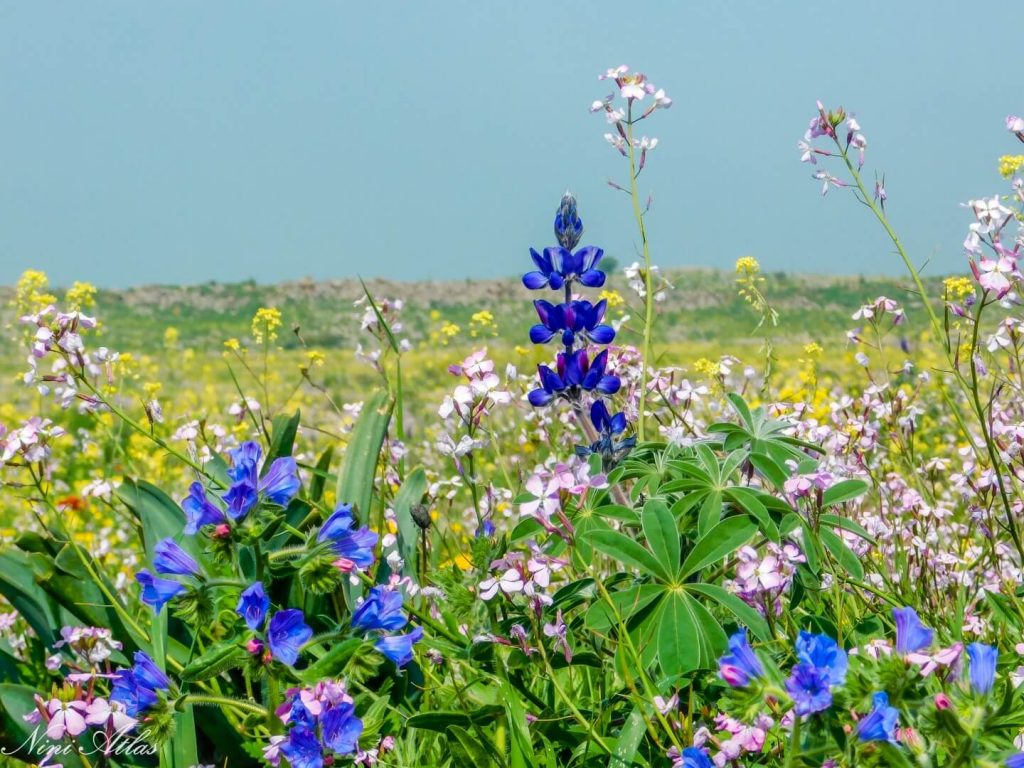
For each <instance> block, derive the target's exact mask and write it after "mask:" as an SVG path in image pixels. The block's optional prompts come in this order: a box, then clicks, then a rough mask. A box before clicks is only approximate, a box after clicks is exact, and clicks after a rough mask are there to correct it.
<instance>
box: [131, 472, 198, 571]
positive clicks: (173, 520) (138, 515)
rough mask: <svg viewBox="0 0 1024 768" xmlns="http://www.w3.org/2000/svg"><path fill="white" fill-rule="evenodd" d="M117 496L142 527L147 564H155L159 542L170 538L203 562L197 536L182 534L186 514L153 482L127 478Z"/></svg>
mask: <svg viewBox="0 0 1024 768" xmlns="http://www.w3.org/2000/svg"><path fill="white" fill-rule="evenodd" d="M117 496H118V498H119V499H120V500H121V501H122V502H124V505H125V506H126V507H128V509H129V510H131V512H132V514H133V515H134V516H135V519H136V520H138V521H139V524H140V525H141V527H142V540H143V545H144V546H145V549H146V561H147V562H148V563H150V564H152V562H153V548H154V547H155V546H156V545H157V542H159V541H161V540H162V539H167V538H171V539H174V540H175V541H176V542H177V543H178V544H179V545H180V546H181V548H182V549H184V550H185V551H186V552H188V553H189V554H190V555H192V557H194V558H196V560H199V561H200V562H201V561H202V551H201V548H200V546H199V542H198V537H196V536H183V535H182V531H183V530H184V528H185V513H184V512H183V511H182V509H181V507H179V506H178V505H177V503H175V501H174V500H173V499H172V498H171V497H170V496H168V495H167V494H166V493H164V492H163V491H162V490H160V489H159V488H157V487H156V486H155V485H153V484H152V483H148V482H146V481H145V480H131V479H129V478H125V480H124V482H123V483H122V484H121V487H120V488H118V489H117Z"/></svg>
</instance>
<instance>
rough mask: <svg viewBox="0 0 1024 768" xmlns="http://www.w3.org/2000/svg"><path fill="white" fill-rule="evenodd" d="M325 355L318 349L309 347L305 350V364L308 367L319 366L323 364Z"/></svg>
mask: <svg viewBox="0 0 1024 768" xmlns="http://www.w3.org/2000/svg"><path fill="white" fill-rule="evenodd" d="M326 359H327V358H326V356H325V355H324V353H323V352H321V351H320V350H318V349H310V350H307V351H306V364H307V365H308V366H309V367H310V368H313V367H319V366H322V365H323V364H324V361H325V360H326Z"/></svg>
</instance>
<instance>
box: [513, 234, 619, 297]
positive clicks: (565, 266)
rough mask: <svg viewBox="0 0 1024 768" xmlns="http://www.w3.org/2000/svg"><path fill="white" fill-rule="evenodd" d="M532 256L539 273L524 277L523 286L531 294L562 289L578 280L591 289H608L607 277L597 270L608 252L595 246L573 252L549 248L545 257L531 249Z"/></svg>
mask: <svg viewBox="0 0 1024 768" xmlns="http://www.w3.org/2000/svg"><path fill="white" fill-rule="evenodd" d="M530 256H531V257H532V258H533V263H534V264H535V265H536V266H537V269H536V270H535V271H533V272H527V273H526V274H525V275H523V285H525V286H526V287H527V288H529V289H531V290H537V289H538V288H544V287H545V286H548V287H550V288H551V289H552V290H558V289H560V288H562V287H563V286H564V285H565V284H566V283H568V282H571V281H573V280H577V281H579V282H580V283H582V284H583V285H586V286H588V287H590V288H600V287H601V286H602V285H604V280H605V274H604V272H601V271H600V270H599V269H597V265H598V263H599V262H600V261H601V257H602V256H604V249H602V248H595V247H594V246H592V245H587V246H584V247H583V248H580V249H579V250H578V251H576V252H573V251H570V250H569V249H568V248H563V247H562V246H552V247H550V248H545V249H544V252H543V253H537V251H535V250H534V249H533V248H531V249H530Z"/></svg>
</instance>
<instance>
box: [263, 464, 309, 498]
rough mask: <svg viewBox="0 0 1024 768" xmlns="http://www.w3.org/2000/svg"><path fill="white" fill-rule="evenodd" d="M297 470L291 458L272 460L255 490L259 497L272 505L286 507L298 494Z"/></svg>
mask: <svg viewBox="0 0 1024 768" xmlns="http://www.w3.org/2000/svg"><path fill="white" fill-rule="evenodd" d="M299 486H300V484H299V468H298V465H296V463H295V459H293V458H292V457H291V456H282V457H281V458H279V459H274V461H273V463H272V464H271V465H270V469H268V470H267V471H266V472H265V473H264V474H263V477H261V478H260V481H259V485H258V486H257V490H258V491H259V494H260V496H262V497H263V498H265V499H266V500H267V501H269V502H271V503H272V504H277V505H279V506H282V507H287V506H288V502H290V501H291V500H292V499H294V498H295V494H297V493H298V492H299Z"/></svg>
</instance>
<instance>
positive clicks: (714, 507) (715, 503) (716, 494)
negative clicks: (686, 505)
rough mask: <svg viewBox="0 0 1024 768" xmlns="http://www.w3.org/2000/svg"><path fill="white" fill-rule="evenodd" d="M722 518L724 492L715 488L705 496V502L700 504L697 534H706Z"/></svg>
mask: <svg viewBox="0 0 1024 768" xmlns="http://www.w3.org/2000/svg"><path fill="white" fill-rule="evenodd" d="M721 519H722V494H721V492H720V491H717V490H714V491H711V492H709V493H708V495H707V496H705V497H704V503H703V504H701V505H700V512H699V513H698V514H697V535H698V536H706V535H707V533H708V531H710V530H711V529H712V528H714V527H715V525H717V523H718V521H719V520H721Z"/></svg>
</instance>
